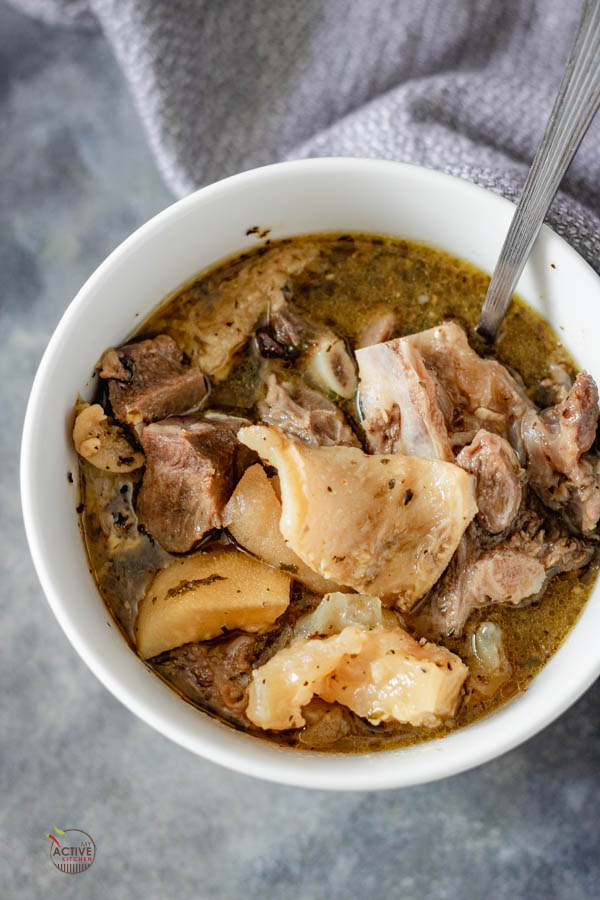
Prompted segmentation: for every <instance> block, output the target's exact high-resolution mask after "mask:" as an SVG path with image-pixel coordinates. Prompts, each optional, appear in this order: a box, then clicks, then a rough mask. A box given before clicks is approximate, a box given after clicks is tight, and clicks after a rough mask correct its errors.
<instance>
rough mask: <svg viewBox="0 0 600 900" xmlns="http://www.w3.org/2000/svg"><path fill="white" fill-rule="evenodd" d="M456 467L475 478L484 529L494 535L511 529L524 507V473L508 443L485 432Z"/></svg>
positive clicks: (463, 454) (472, 443)
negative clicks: (522, 501)
mask: <svg viewBox="0 0 600 900" xmlns="http://www.w3.org/2000/svg"><path fill="white" fill-rule="evenodd" d="M456 463H457V465H459V466H461V468H463V469H465V470H466V471H467V472H470V473H471V474H472V475H474V476H475V481H476V488H475V499H476V501H477V507H478V509H479V521H480V522H481V525H482V526H483V528H485V530H486V531H489V532H491V533H492V534H498V533H499V532H501V531H505V530H506V529H507V528H509V527H510V526H511V525H512V523H513V522H514V520H515V518H516V516H517V513H518V512H519V508H520V506H521V500H522V498H523V487H522V485H523V475H524V472H523V470H522V469H521V467H520V465H519V461H518V459H517V457H516V455H515V452H514V450H513V449H512V447H511V446H510V444H509V443H508V441H507V440H505V439H504V438H502V437H500V436H499V435H497V434H492V433H491V432H489V431H484V430H483V429H482V430H481V431H478V432H477V434H476V435H475V438H474V439H473V441H472V442H471V443H470V444H469V445H468V446H467V447H463V449H462V450H461V451H460V453H459V454H458V456H457V457H456Z"/></svg>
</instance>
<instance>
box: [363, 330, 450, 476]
mask: <svg viewBox="0 0 600 900" xmlns="http://www.w3.org/2000/svg"><path fill="white" fill-rule="evenodd" d="M356 359H357V361H358V367H359V374H360V384H359V391H360V404H361V409H362V413H363V417H364V420H363V426H364V429H365V434H366V438H367V443H368V445H369V449H370V450H371V451H372V452H373V453H404V454H407V455H408V456H423V457H427V458H428V459H443V460H446V461H447V462H453V461H454V456H453V454H452V448H451V446H450V442H449V440H448V432H447V430H446V425H445V423H444V417H443V414H442V410H441V408H440V405H439V403H438V398H437V393H436V386H435V383H434V381H433V379H432V378H431V376H430V374H429V373H428V371H427V369H426V368H425V366H424V364H423V359H422V358H421V354H420V353H419V351H418V350H416V349H415V348H414V347H413V346H412V345H411V344H410V343H409V342H408V339H407V338H397V339H396V340H393V341H388V342H387V343H386V344H375V345H373V346H371V347H363V348H362V349H361V350H357V351H356Z"/></svg>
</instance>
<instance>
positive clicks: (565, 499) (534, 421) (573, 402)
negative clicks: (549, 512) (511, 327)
mask: <svg viewBox="0 0 600 900" xmlns="http://www.w3.org/2000/svg"><path fill="white" fill-rule="evenodd" d="M598 415H599V410H598V389H597V387H596V384H595V382H594V379H593V378H592V377H591V375H588V374H587V373H586V372H580V374H579V375H578V376H577V378H576V379H575V382H574V384H573V386H572V387H571V389H570V391H569V393H568V394H567V396H566V397H565V399H564V400H563V401H562V402H561V403H558V404H557V405H556V406H553V407H551V408H550V409H548V410H546V411H545V412H543V413H540V414H539V415H538V414H537V413H536V412H535V411H534V410H530V411H528V412H527V413H526V414H525V416H524V418H523V423H522V434H523V442H524V445H525V448H526V450H527V455H528V467H527V471H528V475H529V478H530V481H531V484H532V485H533V487H534V489H535V490H536V492H537V493H538V495H539V497H540V498H541V500H542V501H543V502H544V503H545V504H546V506H549V507H550V508H551V509H555V510H561V511H563V512H564V513H565V515H566V517H567V518H568V520H569V521H570V522H571V524H572V525H574V526H575V527H576V528H578V529H579V530H580V531H584V532H586V531H591V530H592V529H594V528H595V527H596V525H597V524H598V519H599V518H600V459H598V457H597V456H595V455H594V454H588V453H587V451H588V450H590V448H591V446H592V444H593V442H594V439H595V437H596V430H597V428H598Z"/></svg>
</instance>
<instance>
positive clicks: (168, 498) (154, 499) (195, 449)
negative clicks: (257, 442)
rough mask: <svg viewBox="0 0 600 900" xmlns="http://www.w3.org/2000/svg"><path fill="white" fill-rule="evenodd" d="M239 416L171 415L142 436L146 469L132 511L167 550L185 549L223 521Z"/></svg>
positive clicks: (239, 422) (235, 449)
mask: <svg viewBox="0 0 600 900" xmlns="http://www.w3.org/2000/svg"><path fill="white" fill-rule="evenodd" d="M242 424H244V420H243V419H231V420H227V419H222V420H215V421H210V420H208V419H207V420H202V419H198V418H194V417H188V418H170V419H165V420H164V421H162V422H156V423H155V424H153V425H148V426H147V427H146V428H145V429H144V431H143V433H142V436H141V442H142V445H143V447H144V452H145V454H146V470H145V472H144V478H143V481H142V486H141V488H140V493H139V496H138V502H137V515H138V518H139V520H140V522H141V523H142V524H143V525H144V527H145V528H146V529H147V531H148V532H149V533H150V534H151V535H152V537H153V538H154V539H155V540H156V541H158V543H159V544H160V545H161V546H162V547H163V548H164V549H165V550H168V551H169V552H170V553H186V552H187V551H188V550H191V548H192V547H193V546H194V544H196V543H197V542H198V541H200V540H201V539H202V538H203V537H204V535H205V534H206V533H207V532H209V531H211V530H212V529H213V528H220V527H221V526H222V524H223V521H222V513H223V509H224V508H225V505H226V503H227V501H228V500H229V497H230V496H231V492H232V491H233V486H234V477H235V474H236V473H235V464H236V455H237V451H238V441H237V437H236V435H237V431H238V429H239V428H240V426H241V425H242Z"/></svg>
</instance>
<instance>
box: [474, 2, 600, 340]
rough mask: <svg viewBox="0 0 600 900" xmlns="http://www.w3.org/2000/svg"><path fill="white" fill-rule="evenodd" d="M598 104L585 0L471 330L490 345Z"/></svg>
mask: <svg viewBox="0 0 600 900" xmlns="http://www.w3.org/2000/svg"><path fill="white" fill-rule="evenodd" d="M599 105H600V0H584V3H583V8H582V11H581V18H580V20H579V25H578V27H577V34H576V35H575V40H574V42H573V46H572V47H571V53H570V54H569V59H568V61H567V66H566V69H565V74H564V76H563V80H562V82H561V85H560V88H559V91H558V96H557V98H556V100H555V103H554V107H553V109H552V112H551V114H550V119H549V121H548V124H547V126H546V131H545V132H544V136H543V138H542V142H541V144H540V146H539V148H538V151H537V153H536V155H535V159H534V160H533V165H532V166H531V169H530V170H529V174H528V176H527V180H526V182H525V186H524V188H523V193H522V194H521V198H520V200H519V203H518V205H517V208H516V210H515V214H514V216H513V219H512V222H511V223H510V228H509V229H508V234H507V235H506V239H505V241H504V245H503V247H502V250H501V251H500V256H499V258H498V262H497V263H496V268H495V269H494V274H493V275H492V278H491V281H490V284H489V287H488V290H487V294H486V296H485V302H484V304H483V308H482V310H481V315H480V317H479V322H478V324H477V328H476V331H477V332H478V333H479V334H480V335H481V336H482V337H484V338H486V339H487V340H489V341H495V340H496V337H497V334H498V330H499V328H500V325H501V324H502V320H503V319H504V316H505V315H506V310H507V309H508V305H509V303H510V300H511V297H512V295H513V293H514V290H515V288H516V286H517V282H518V280H519V278H520V277H521V272H522V271H523V268H524V266H525V263H526V262H527V258H528V256H529V254H530V252H531V248H532V246H533V244H534V241H535V239H536V237H537V236H538V232H539V230H540V228H541V227H542V223H543V221H544V216H545V215H546V213H547V212H548V207H549V206H550V204H551V202H552V200H553V198H554V195H555V194H556V191H557V190H558V186H559V184H560V182H561V181H562V178H563V176H564V174H565V172H566V171H567V168H568V167H569V163H570V162H571V160H572V159H573V156H574V155H575V151H576V150H577V148H578V147H579V144H580V143H581V140H582V138H583V136H584V134H585V133H586V131H587V129H588V127H589V125H590V122H591V121H592V119H593V118H594V114H595V112H596V110H597V109H598V106H599Z"/></svg>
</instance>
